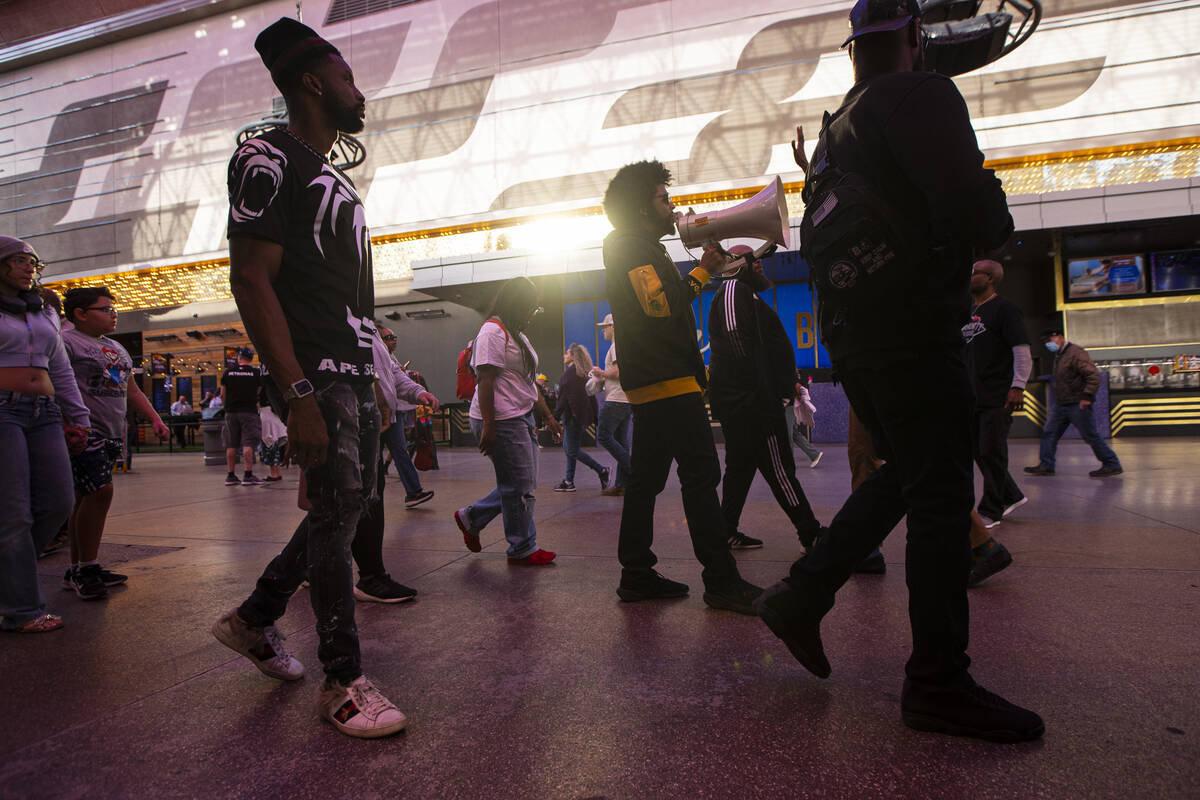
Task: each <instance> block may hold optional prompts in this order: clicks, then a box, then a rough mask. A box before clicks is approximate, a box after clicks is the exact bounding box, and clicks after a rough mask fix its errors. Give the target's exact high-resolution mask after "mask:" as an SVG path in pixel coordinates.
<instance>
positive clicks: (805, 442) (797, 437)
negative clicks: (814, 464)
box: [784, 401, 821, 461]
mask: <svg viewBox="0 0 1200 800" xmlns="http://www.w3.org/2000/svg"><path fill="white" fill-rule="evenodd" d="M793 402H795V401H793ZM792 408H793V407H792V406H791V405H789V406H788V407H787V408H786V409H784V413H785V414H786V415H787V424H788V428H790V429H791V431H792V444H794V445H796V447H799V448H800V450H801V452H803V453H804V455H805V456H807V457H808V460H809V461H816V460H817V456H819V455H820V454H821V451H820V450H818V449H817V448H816V447H815V446H814V445H813V443H812V441H811V440H810V439H809V438H808V432H807V431H805V429H804V425H802V424H801V423H799V422H797V421H796V412H795V411H793V410H792Z"/></svg>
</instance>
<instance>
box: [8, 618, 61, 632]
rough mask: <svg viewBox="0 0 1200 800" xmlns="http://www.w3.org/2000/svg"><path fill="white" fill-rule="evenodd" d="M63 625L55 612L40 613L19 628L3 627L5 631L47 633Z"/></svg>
mask: <svg viewBox="0 0 1200 800" xmlns="http://www.w3.org/2000/svg"><path fill="white" fill-rule="evenodd" d="M62 626H63V621H62V617H60V616H58V615H57V614H42V615H41V616H40V617H34V618H33V619H31V620H29V622H26V623H25V624H24V625H22V626H20V627H19V628H4V629H3V630H4V632H5V633H49V632H50V631H56V630H58V629H59V628H61V627H62Z"/></svg>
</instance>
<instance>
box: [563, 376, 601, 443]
mask: <svg viewBox="0 0 1200 800" xmlns="http://www.w3.org/2000/svg"><path fill="white" fill-rule="evenodd" d="M568 411H569V412H571V416H572V417H574V419H575V422H576V423H578V425H579V427H581V428H584V429H586V428H587V427H588V426H589V425H591V424H592V423H593V422H595V421H596V398H595V397H592V396H590V395H589V394H588V393H587V378H581V377H579V373H578V372H576V371H575V367H574V365H572V366H569V367H567V368H566V370H564V371H563V374H562V377H561V378H559V380H558V402H557V403H555V405H554V416H555V417H556V418H558V419H559V420H561V419H563V414H564V413H565V412H568Z"/></svg>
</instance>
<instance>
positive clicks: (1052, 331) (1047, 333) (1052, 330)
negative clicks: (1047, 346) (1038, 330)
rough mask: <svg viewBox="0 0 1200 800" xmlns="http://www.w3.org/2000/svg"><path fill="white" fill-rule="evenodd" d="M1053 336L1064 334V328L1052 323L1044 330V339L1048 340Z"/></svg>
mask: <svg viewBox="0 0 1200 800" xmlns="http://www.w3.org/2000/svg"><path fill="white" fill-rule="evenodd" d="M1051 336H1062V329H1061V328H1056V327H1054V326H1053V325H1052V326H1050V327H1049V328H1046V329H1045V330H1043V331H1042V341H1046V340H1047V339H1049V338H1050V337H1051Z"/></svg>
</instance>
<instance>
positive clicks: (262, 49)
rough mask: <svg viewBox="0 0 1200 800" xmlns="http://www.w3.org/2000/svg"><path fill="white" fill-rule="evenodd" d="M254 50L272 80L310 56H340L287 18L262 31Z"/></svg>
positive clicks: (334, 49)
mask: <svg viewBox="0 0 1200 800" xmlns="http://www.w3.org/2000/svg"><path fill="white" fill-rule="evenodd" d="M254 49H255V50H257V51H258V54H259V55H260V56H262V60H263V63H264V64H266V65H267V69H268V70H270V72H271V77H273V78H274V77H276V76H278V75H280V74H281V73H283V72H285V71H286V70H287V69H289V68H290V67H292V66H294V65H296V64H300V63H303V62H304V61H307V60H308V59H310V58H312V57H313V56H318V55H323V54H325V53H332V54H333V55H338V56H340V55H341V53H340V52H338V49H337V48H336V47H334V46H333V45H332V44H330V43H329V42H327V41H325V40H324V39H322V38H321V37H320V36H318V35H317V32H316V31H314V30H313V29H312V28H310V27H308V26H307V25H305V24H304V23H303V22H299V21H297V20H294V19H291V18H290V17H280V18H279V19H278V20H276V21H275V22H273V23H271V25H269V26H268V27H266V28H264V29H263V31H262V33H260V34H258V37H257V38H256V39H255V40H254Z"/></svg>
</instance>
